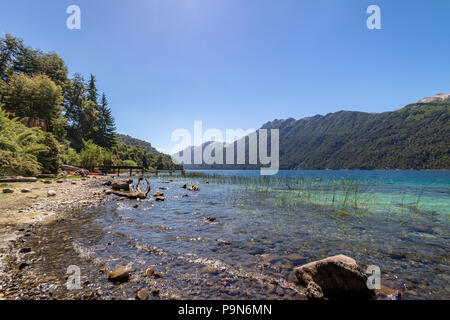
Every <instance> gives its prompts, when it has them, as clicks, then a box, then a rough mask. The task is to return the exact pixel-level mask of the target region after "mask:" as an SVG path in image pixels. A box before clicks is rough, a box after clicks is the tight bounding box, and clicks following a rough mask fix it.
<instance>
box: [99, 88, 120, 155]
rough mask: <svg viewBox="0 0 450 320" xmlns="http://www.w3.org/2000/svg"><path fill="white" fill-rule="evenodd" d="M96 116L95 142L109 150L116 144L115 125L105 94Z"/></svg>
mask: <svg viewBox="0 0 450 320" xmlns="http://www.w3.org/2000/svg"><path fill="white" fill-rule="evenodd" d="M98 116H99V120H98V125H97V128H98V131H97V135H96V142H97V144H98V145H99V146H101V147H104V148H107V149H110V148H111V147H113V146H114V145H115V144H116V124H115V121H114V118H113V116H112V113H111V109H110V108H109V107H108V100H107V99H106V95H105V94H103V95H102V98H101V102H100V105H99V106H98Z"/></svg>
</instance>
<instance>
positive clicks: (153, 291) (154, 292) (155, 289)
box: [152, 288, 159, 296]
mask: <svg viewBox="0 0 450 320" xmlns="http://www.w3.org/2000/svg"><path fill="white" fill-rule="evenodd" d="M158 294H159V289H158V288H154V289H152V295H154V296H157V295H158Z"/></svg>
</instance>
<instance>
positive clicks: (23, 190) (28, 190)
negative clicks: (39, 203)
mask: <svg viewBox="0 0 450 320" xmlns="http://www.w3.org/2000/svg"><path fill="white" fill-rule="evenodd" d="M20 192H22V193H30V192H31V189H27V188H25V189H22V190H20Z"/></svg>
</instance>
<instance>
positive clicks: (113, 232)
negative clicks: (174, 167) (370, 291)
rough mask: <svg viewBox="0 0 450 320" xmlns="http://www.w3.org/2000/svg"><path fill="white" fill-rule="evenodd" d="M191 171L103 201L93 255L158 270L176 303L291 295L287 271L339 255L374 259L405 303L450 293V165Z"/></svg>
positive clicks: (363, 261)
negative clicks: (139, 197)
mask: <svg viewBox="0 0 450 320" xmlns="http://www.w3.org/2000/svg"><path fill="white" fill-rule="evenodd" d="M197 173H198V171H196V172H195V174H193V172H188V174H192V176H191V177H186V178H180V177H177V178H175V179H176V182H173V183H169V184H167V183H162V182H161V181H162V180H165V179H166V180H167V179H169V178H168V177H167V178H161V177H158V178H152V179H151V185H152V190H153V191H155V190H157V189H158V188H159V187H164V188H168V189H167V190H164V191H163V192H164V193H165V197H166V201H165V202H153V201H150V200H147V201H141V203H140V205H139V208H134V207H133V206H134V205H135V203H136V202H134V201H117V200H114V201H111V202H110V203H108V205H107V210H106V212H105V210H104V208H103V209H102V213H101V214H97V215H96V222H95V223H96V225H97V226H99V227H101V228H102V229H103V230H104V232H105V236H104V237H103V239H102V240H101V241H99V242H97V243H96V244H95V245H93V246H92V245H90V248H89V250H90V251H93V252H95V254H96V256H97V257H98V258H99V259H103V260H105V261H109V262H108V263H112V264H113V266H114V264H116V265H120V264H122V263H124V262H130V261H133V263H134V265H135V267H137V268H142V269H144V268H145V267H146V266H148V265H153V266H155V267H156V268H157V269H160V270H161V271H163V272H164V273H165V276H164V279H162V280H161V281H162V282H163V288H165V289H167V290H168V291H171V292H178V294H179V296H180V297H182V298H255V299H278V298H279V299H297V298H300V296H299V295H298V292H296V289H295V286H293V285H292V283H291V281H292V280H293V277H292V270H293V268H294V267H296V266H299V265H302V264H304V263H307V262H310V261H313V260H317V259H322V258H325V257H327V256H331V255H336V254H346V255H348V256H350V257H353V258H354V259H356V260H357V261H358V262H359V263H361V264H362V265H364V266H366V265H378V266H379V267H380V268H381V272H382V284H383V285H386V286H389V287H391V288H394V289H396V290H401V291H403V292H404V294H405V297H406V298H407V299H449V298H450V278H449V276H450V264H449V262H448V259H449V254H448V252H449V243H450V242H449V240H450V237H449V235H450V232H449V231H450V221H449V215H450V171H282V172H280V173H279V174H278V175H277V176H275V177H271V178H267V177H266V178H264V177H261V176H259V171H207V172H203V174H206V175H198V174H197ZM185 183H192V184H197V185H199V186H200V191H199V192H189V191H186V190H185V189H182V188H181V186H182V185H183V184H185ZM184 194H188V195H189V196H188V197H183V195H184ZM355 199H356V200H355ZM206 217H214V218H216V220H215V221H214V223H208V222H206V221H205V218H206ZM79 241H80V245H82V244H83V239H80V240H79ZM106 244H108V245H106ZM111 244H112V245H111ZM111 261H114V262H111ZM205 267H206V268H205ZM208 268H209V269H208ZM211 268H212V269H215V271H214V272H210V271H211Z"/></svg>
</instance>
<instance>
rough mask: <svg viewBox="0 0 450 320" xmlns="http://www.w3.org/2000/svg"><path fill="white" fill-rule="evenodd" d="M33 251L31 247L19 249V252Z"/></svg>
mask: <svg viewBox="0 0 450 320" xmlns="http://www.w3.org/2000/svg"><path fill="white" fill-rule="evenodd" d="M29 252H31V248H22V249H20V250H19V253H29Z"/></svg>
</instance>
